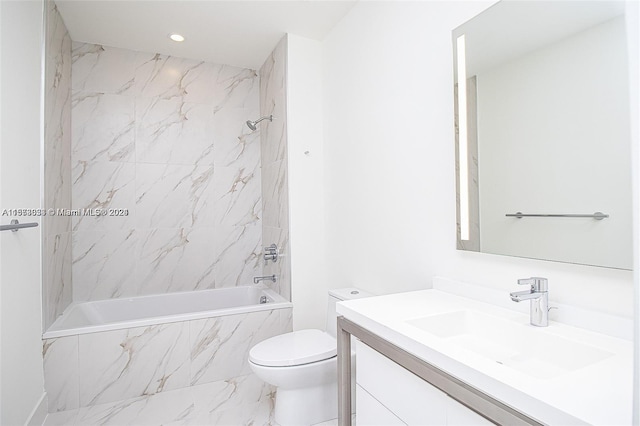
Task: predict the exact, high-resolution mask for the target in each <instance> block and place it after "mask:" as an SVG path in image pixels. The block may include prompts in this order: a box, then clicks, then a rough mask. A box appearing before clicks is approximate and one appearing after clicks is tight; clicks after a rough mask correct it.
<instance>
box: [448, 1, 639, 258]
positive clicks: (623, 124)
mask: <svg viewBox="0 0 640 426" xmlns="http://www.w3.org/2000/svg"><path fill="white" fill-rule="evenodd" d="M453 46H454V61H455V66H454V70H455V71H456V72H455V74H456V78H455V91H454V99H455V102H454V103H455V108H456V171H457V207H458V208H457V224H458V232H457V234H458V235H457V237H458V238H457V240H458V249H461V250H471V251H479V252H483V253H492V254H501V255H509V256H518V257H528V258H535V259H544V260H553V261H560V262H570V263H578V264H586V265H594V266H604V267H611V268H619V269H631V268H632V233H631V226H632V218H631V215H632V206H631V160H630V156H631V152H630V135H629V104H628V103H629V99H628V96H629V89H628V78H627V77H628V75H627V72H628V66H627V57H626V34H625V21H624V2H617V1H560V2H557V1H553V2H552V1H549V2H546V1H501V2H499V3H497V4H495V5H493V6H492V7H491V8H489V9H487V10H486V11H484V12H483V13H481V14H480V15H478V16H476V17H475V18H473V19H472V20H470V21H468V22H466V23H465V24H464V25H462V26H460V27H458V28H457V29H455V30H454V32H453ZM595 212H602V213H604V214H605V215H608V217H606V218H601V217H595V218H594V217H588V215H593V214H594V213H595ZM517 213H522V214H524V215H527V214H531V215H534V216H521V215H515V214H517ZM508 215H511V216H508ZM514 215H515V216H514ZM573 215H577V217H574V216H573ZM581 215H587V217H581Z"/></svg>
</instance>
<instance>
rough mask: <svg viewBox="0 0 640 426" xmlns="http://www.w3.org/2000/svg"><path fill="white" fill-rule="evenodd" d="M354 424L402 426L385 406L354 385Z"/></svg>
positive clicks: (358, 425) (361, 425)
mask: <svg viewBox="0 0 640 426" xmlns="http://www.w3.org/2000/svg"><path fill="white" fill-rule="evenodd" d="M356 425H357V426H396V425H398V426H404V425H406V423H404V422H402V421H401V420H400V419H399V418H398V417H396V416H395V415H394V414H393V413H392V412H391V411H389V409H388V408H387V407H385V406H384V405H382V404H381V403H380V401H378V400H377V399H375V398H374V397H372V396H371V395H370V394H369V392H367V391H366V390H364V389H362V387H360V385H357V386H356Z"/></svg>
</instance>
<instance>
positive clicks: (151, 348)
mask: <svg viewBox="0 0 640 426" xmlns="http://www.w3.org/2000/svg"><path fill="white" fill-rule="evenodd" d="M78 337H79V357H78V359H79V367H78V371H79V373H80V405H81V406H87V405H96V404H101V403H105V402H112V401H118V400H122V399H125V398H131V397H136V396H143V395H153V394H156V393H158V392H162V391H163V390H171V389H177V388H181V387H185V386H187V385H188V378H189V363H188V352H187V350H186V348H187V347H186V345H187V342H188V339H189V335H188V327H187V324H186V323H175V324H165V325H158V326H150V327H139V328H132V329H126V330H116V331H107V332H103V333H96V334H84V335H80V336H78Z"/></svg>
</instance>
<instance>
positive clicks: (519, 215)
mask: <svg viewBox="0 0 640 426" xmlns="http://www.w3.org/2000/svg"><path fill="white" fill-rule="evenodd" d="M505 216H507V217H517V218H518V219H522V218H523V217H590V218H593V219H595V220H602V219H606V218H608V217H609V215H608V214H604V213H602V212H595V213H593V214H528V213H522V212H515V213H507V214H506V215H505Z"/></svg>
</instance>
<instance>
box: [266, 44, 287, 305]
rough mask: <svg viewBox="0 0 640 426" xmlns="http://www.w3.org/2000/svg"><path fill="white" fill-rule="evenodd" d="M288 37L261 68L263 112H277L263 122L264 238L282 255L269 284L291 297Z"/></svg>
mask: <svg viewBox="0 0 640 426" xmlns="http://www.w3.org/2000/svg"><path fill="white" fill-rule="evenodd" d="M286 60H287V38H286V36H285V37H284V38H283V39H282V40H280V42H279V43H278V45H277V46H276V48H275V49H274V50H273V52H272V53H271V55H269V57H268V58H267V59H266V61H265V62H264V64H263V65H262V67H261V68H260V111H261V114H262V115H273V121H272V122H269V121H266V120H265V121H263V122H262V123H261V124H260V125H261V126H262V127H261V134H260V144H261V146H262V150H261V154H262V212H263V216H262V240H263V243H264V245H265V246H268V245H270V244H271V243H276V245H277V246H278V248H279V249H280V254H281V257H280V259H279V260H278V262H276V263H273V262H267V263H265V265H264V267H263V273H264V275H272V274H275V275H276V276H277V277H278V281H277V282H276V283H274V284H271V283H270V282H268V281H266V282H267V283H269V285H270V286H271V287H272V288H273V289H274V290H275V291H277V292H278V293H280V294H281V295H282V296H283V297H285V298H286V299H287V300H291V272H290V271H291V266H290V260H289V259H290V258H289V198H288V196H289V189H288V188H289V187H288V174H287V170H288V159H287V105H286V100H287V93H286V68H287V63H286Z"/></svg>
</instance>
